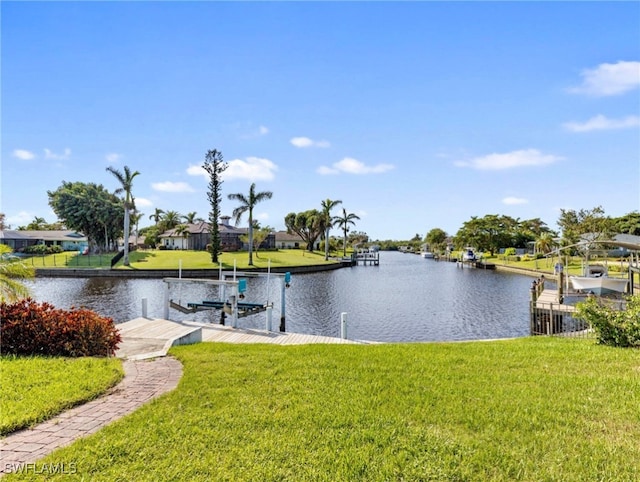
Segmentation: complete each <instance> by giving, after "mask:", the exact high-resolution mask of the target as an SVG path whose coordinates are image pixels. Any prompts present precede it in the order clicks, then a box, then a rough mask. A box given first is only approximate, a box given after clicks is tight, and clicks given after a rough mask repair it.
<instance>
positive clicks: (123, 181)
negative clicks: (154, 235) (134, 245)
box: [107, 166, 140, 266]
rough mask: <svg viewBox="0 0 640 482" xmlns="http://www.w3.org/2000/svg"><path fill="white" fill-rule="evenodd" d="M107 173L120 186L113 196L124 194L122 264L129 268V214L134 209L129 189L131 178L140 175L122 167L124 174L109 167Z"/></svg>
mask: <svg viewBox="0 0 640 482" xmlns="http://www.w3.org/2000/svg"><path fill="white" fill-rule="evenodd" d="M107 171H109V172H110V173H111V174H113V175H114V176H115V178H116V179H117V180H118V182H119V183H120V185H121V187H119V188H118V189H116V191H115V194H124V256H123V258H122V264H123V265H124V266H129V214H130V211H131V210H132V209H135V207H136V206H135V202H134V198H133V194H131V189H132V188H133V178H134V177H136V176H137V175H139V174H140V173H139V172H138V171H135V172H133V173H132V172H131V170H130V169H129V166H124V174H123V173H122V171H120V170H119V169H116V168H115V167H111V166H109V167H107Z"/></svg>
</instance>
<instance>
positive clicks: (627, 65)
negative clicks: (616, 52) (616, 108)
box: [569, 61, 640, 97]
mask: <svg viewBox="0 0 640 482" xmlns="http://www.w3.org/2000/svg"><path fill="white" fill-rule="evenodd" d="M580 75H581V76H582V85H579V86H578V87H572V88H570V89H569V92H571V93H572V94H585V95H592V96H595V97H604V96H609V95H619V94H624V93H625V92H628V91H630V90H633V89H635V88H637V87H638V86H640V62H625V61H619V62H617V63H615V64H600V65H598V66H597V67H596V68H595V69H586V70H583V71H582V73H581V74H580Z"/></svg>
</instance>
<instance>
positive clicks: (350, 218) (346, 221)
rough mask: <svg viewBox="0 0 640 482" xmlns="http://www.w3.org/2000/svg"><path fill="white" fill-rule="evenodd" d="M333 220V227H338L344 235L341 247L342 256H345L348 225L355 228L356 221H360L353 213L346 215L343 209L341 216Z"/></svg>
mask: <svg viewBox="0 0 640 482" xmlns="http://www.w3.org/2000/svg"><path fill="white" fill-rule="evenodd" d="M333 219H334V221H333V222H334V225H336V226H339V227H340V228H341V229H342V232H343V233H344V243H343V245H342V256H346V255H347V233H348V232H349V225H352V226H355V225H356V222H355V220H356V219H360V218H359V217H358V216H356V215H355V214H353V213H347V210H346V209H345V208H342V216H336V217H334V218H333Z"/></svg>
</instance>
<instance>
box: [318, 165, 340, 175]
mask: <svg viewBox="0 0 640 482" xmlns="http://www.w3.org/2000/svg"><path fill="white" fill-rule="evenodd" d="M316 172H317V173H318V174H322V175H323V176H328V175H331V174H340V171H338V170H337V169H331V168H330V167H327V166H320V167H319V168H318V169H316Z"/></svg>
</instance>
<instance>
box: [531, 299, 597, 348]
mask: <svg viewBox="0 0 640 482" xmlns="http://www.w3.org/2000/svg"><path fill="white" fill-rule="evenodd" d="M558 296H559V295H558V291H557V290H550V289H542V290H540V291H539V292H538V294H537V296H536V298H535V299H532V300H531V302H530V309H529V313H530V332H531V334H532V335H562V336H577V337H589V336H592V332H591V330H589V329H588V328H589V326H588V324H587V323H586V322H585V321H584V320H582V319H580V318H576V317H575V312H576V307H575V306H574V305H568V304H564V303H560V301H559V298H558Z"/></svg>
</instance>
